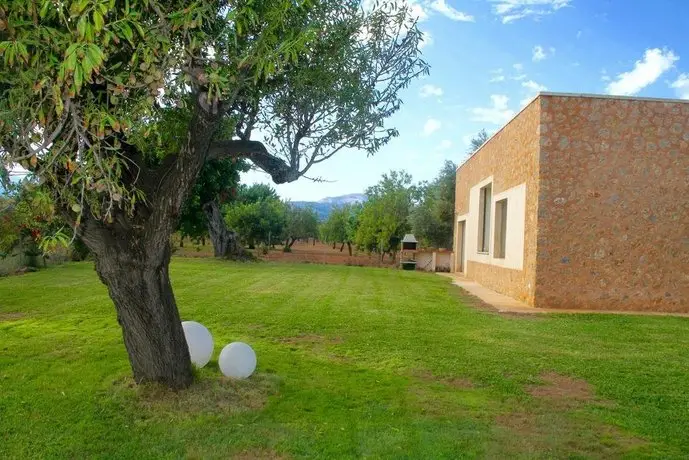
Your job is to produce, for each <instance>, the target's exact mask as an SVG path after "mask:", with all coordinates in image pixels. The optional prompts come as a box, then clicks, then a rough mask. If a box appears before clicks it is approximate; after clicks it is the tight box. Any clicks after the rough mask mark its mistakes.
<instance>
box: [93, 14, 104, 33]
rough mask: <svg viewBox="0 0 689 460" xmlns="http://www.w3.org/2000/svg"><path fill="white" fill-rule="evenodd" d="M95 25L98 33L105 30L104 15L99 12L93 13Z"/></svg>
mask: <svg viewBox="0 0 689 460" xmlns="http://www.w3.org/2000/svg"><path fill="white" fill-rule="evenodd" d="M93 25H94V26H95V31H96V32H100V31H101V30H103V15H102V14H101V13H100V12H99V11H94V12H93Z"/></svg>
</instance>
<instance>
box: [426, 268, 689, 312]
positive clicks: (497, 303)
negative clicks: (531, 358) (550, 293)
mask: <svg viewBox="0 0 689 460" xmlns="http://www.w3.org/2000/svg"><path fill="white" fill-rule="evenodd" d="M438 274H439V275H441V276H444V277H446V278H451V279H452V284H454V285H455V286H459V287H461V288H462V289H464V290H465V291H467V292H468V293H469V294H471V295H473V296H475V297H478V298H479V299H481V300H482V301H483V302H485V303H486V304H488V305H490V306H491V307H493V308H495V310H497V312H498V313H514V314H543V313H578V314H582V313H585V314H591V313H594V314H607V315H644V316H680V317H684V318H689V313H663V312H655V311H614V310H572V309H559V308H535V307H531V306H529V305H527V304H525V303H524V302H520V301H519V300H516V299H513V298H512V297H508V296H506V295H503V294H499V293H497V292H495V291H493V290H491V289H488V288H487V287H484V286H482V285H480V284H479V283H477V282H476V281H472V280H470V279H467V278H465V277H463V276H461V275H458V274H456V273H438Z"/></svg>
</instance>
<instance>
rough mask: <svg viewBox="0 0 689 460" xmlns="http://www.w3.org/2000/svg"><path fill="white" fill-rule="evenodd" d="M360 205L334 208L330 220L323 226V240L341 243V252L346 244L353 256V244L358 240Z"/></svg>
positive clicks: (329, 216)
mask: <svg viewBox="0 0 689 460" xmlns="http://www.w3.org/2000/svg"><path fill="white" fill-rule="evenodd" d="M360 212H361V205H360V204H358V203H357V204H346V205H344V206H341V207H336V208H333V209H332V210H331V211H330V214H329V215H328V219H327V220H326V221H325V222H323V224H322V226H321V238H322V239H323V240H324V241H325V242H326V243H333V244H337V243H340V244H341V246H340V252H342V250H343V249H344V246H345V244H346V245H347V247H348V249H349V255H350V256H351V255H352V243H353V242H354V240H355V238H356V232H357V229H358V227H359V213H360Z"/></svg>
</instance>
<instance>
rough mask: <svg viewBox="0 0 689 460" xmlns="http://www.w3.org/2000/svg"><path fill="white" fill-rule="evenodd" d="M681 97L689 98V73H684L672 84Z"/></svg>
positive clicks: (671, 86)
mask: <svg viewBox="0 0 689 460" xmlns="http://www.w3.org/2000/svg"><path fill="white" fill-rule="evenodd" d="M670 88H674V90H675V92H676V93H677V96H678V97H679V98H680V99H689V74H686V73H683V74H681V75H680V76H679V77H677V80H675V81H673V82H672V84H670Z"/></svg>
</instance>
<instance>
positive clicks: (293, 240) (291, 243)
mask: <svg viewBox="0 0 689 460" xmlns="http://www.w3.org/2000/svg"><path fill="white" fill-rule="evenodd" d="M295 241H297V239H296V238H292V240H291V241H290V242H289V246H287V247H288V248H290V249H292V245H293V244H294V242H295Z"/></svg>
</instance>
